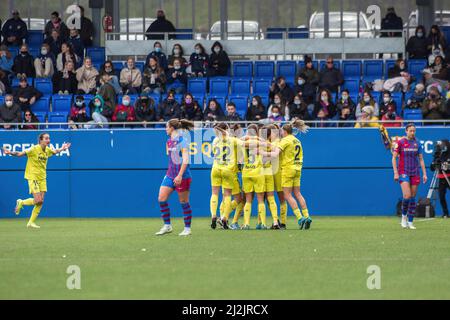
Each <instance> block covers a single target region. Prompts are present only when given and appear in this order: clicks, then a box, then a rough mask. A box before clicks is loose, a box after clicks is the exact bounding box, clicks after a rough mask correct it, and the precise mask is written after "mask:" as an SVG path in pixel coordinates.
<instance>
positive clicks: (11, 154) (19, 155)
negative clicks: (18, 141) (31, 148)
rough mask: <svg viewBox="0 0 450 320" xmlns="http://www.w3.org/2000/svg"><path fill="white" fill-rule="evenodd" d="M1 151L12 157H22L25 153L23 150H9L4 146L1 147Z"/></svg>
mask: <svg viewBox="0 0 450 320" xmlns="http://www.w3.org/2000/svg"><path fill="white" fill-rule="evenodd" d="M3 153H4V154H5V155H10V156H14V157H23V156H24V155H26V153H25V151H20V152H19V151H11V150H9V149H6V148H5V147H3Z"/></svg>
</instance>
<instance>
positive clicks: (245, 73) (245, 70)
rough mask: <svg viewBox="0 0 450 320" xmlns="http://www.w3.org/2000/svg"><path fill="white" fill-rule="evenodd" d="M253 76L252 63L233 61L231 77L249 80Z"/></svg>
mask: <svg viewBox="0 0 450 320" xmlns="http://www.w3.org/2000/svg"><path fill="white" fill-rule="evenodd" d="M252 76H253V62H252V61H234V62H233V77H234V78H235V79H236V78H240V79H251V78H252Z"/></svg>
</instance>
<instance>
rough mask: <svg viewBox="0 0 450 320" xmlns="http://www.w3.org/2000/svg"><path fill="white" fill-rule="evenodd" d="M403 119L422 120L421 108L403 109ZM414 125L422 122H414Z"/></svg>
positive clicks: (419, 124)
mask: <svg viewBox="0 0 450 320" xmlns="http://www.w3.org/2000/svg"><path fill="white" fill-rule="evenodd" d="M403 119H404V120H405V121H413V120H423V117H422V110H421V109H405V110H404V111H403ZM415 125H416V126H421V125H422V122H415Z"/></svg>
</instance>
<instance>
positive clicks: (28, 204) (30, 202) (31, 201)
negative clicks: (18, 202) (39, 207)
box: [22, 198, 34, 206]
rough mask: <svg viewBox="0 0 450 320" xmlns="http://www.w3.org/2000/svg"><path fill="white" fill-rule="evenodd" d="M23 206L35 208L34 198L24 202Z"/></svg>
mask: <svg viewBox="0 0 450 320" xmlns="http://www.w3.org/2000/svg"><path fill="white" fill-rule="evenodd" d="M22 204H23V205H24V206H34V199H33V198H28V199H25V200H23V201H22Z"/></svg>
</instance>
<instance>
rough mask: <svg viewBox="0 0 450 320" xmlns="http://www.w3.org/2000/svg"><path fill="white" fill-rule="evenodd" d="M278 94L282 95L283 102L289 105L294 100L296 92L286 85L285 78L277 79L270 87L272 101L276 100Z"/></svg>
mask: <svg viewBox="0 0 450 320" xmlns="http://www.w3.org/2000/svg"><path fill="white" fill-rule="evenodd" d="M277 93H279V94H281V96H282V98H283V100H284V101H285V102H286V103H288V104H289V103H292V101H293V100H294V95H295V94H294V91H293V90H292V89H291V87H289V85H288V84H287V83H286V79H285V77H283V76H279V77H277V78H276V81H275V82H274V83H272V86H271V87H270V91H269V98H270V100H271V101H273V100H274V99H275V94H277ZM269 116H270V115H269Z"/></svg>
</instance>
